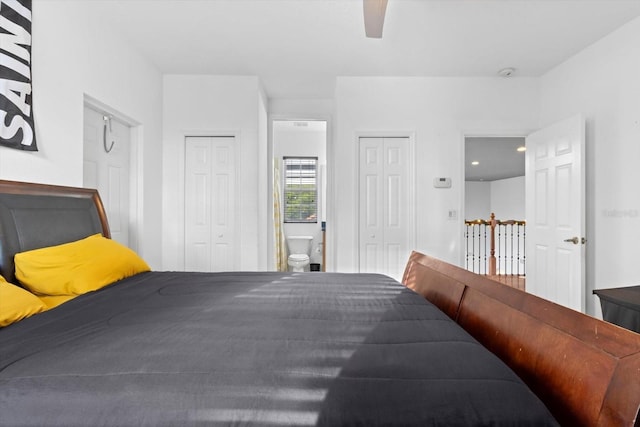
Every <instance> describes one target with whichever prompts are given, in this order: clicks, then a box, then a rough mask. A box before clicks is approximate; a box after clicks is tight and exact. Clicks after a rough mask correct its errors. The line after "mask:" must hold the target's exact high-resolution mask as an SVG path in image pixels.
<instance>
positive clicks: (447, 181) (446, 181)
mask: <svg viewBox="0 0 640 427" xmlns="http://www.w3.org/2000/svg"><path fill="white" fill-rule="evenodd" d="M433 186H434V187H436V188H451V178H433Z"/></svg>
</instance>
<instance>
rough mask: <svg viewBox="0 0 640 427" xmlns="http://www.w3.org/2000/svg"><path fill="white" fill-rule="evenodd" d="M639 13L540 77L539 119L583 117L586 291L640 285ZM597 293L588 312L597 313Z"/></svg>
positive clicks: (545, 122)
mask: <svg viewBox="0 0 640 427" xmlns="http://www.w3.org/2000/svg"><path fill="white" fill-rule="evenodd" d="M638 40H640V18H636V19H635V20H633V21H631V22H630V23H629V24H627V25H625V26H623V27H622V28H620V29H618V30H617V31H615V32H614V33H612V34H610V35H609V36H607V37H605V38H604V39H602V40H600V41H598V42H596V43H595V44H593V45H592V46H590V47H589V48H587V49H585V50H584V51H582V52H580V53H579V54H577V55H576V56H574V57H573V58H571V59H569V60H567V61H566V62H564V63H563V64H561V65H560V66H558V67H556V68H555V69H553V70H552V71H550V72H548V73H547V74H546V75H544V76H543V77H542V78H541V97H540V122H541V125H547V124H551V123H553V122H556V121H559V120H562V119H564V118H567V117H569V116H572V115H574V114H577V113H582V114H583V115H584V117H585V118H586V122H587V132H586V150H587V152H586V167H587V183H586V193H587V194H586V196H587V236H586V237H587V239H588V241H587V246H586V256H587V262H586V266H587V271H586V275H587V292H586V294H587V295H588V296H590V295H591V291H592V289H594V288H610V287H619V286H627V285H637V284H640V274H639V273H638V268H637V264H638V259H640V246H639V245H638V242H640V192H639V191H638V182H640V168H639V167H638V162H639V161H640V78H639V76H640V43H639V42H638ZM599 309H600V303H599V300H598V299H597V297H595V296H591V297H588V298H587V312H588V313H592V314H593V313H595V314H598V313H599V312H600V310H599Z"/></svg>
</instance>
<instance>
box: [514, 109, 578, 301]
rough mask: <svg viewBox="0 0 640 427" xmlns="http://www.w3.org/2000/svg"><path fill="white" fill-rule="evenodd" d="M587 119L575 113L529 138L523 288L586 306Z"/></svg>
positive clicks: (548, 297) (527, 143)
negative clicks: (585, 160)
mask: <svg viewBox="0 0 640 427" xmlns="http://www.w3.org/2000/svg"><path fill="white" fill-rule="evenodd" d="M584 140H585V123H584V119H583V118H582V117H581V116H575V117H572V118H569V119H566V120H564V121H562V122H559V123H556V124H554V125H552V126H549V127H547V128H544V129H542V130H539V131H537V132H535V133H533V134H531V135H529V136H528V137H527V142H526V145H527V152H526V179H525V181H526V184H525V185H526V194H527V198H526V199H527V201H526V218H527V237H526V242H527V243H526V249H527V253H526V263H527V291H529V292H531V293H533V294H535V295H538V296H541V297H543V298H546V299H548V300H551V301H554V302H556V303H558V304H562V305H564V306H567V307H569V308H572V309H574V310H578V311H584V307H585V285H584V282H585V279H584V259H585V256H584V243H585V240H584V236H585V225H584V222H585V213H584V212H585V197H584V195H585V185H584V176H585V171H584Z"/></svg>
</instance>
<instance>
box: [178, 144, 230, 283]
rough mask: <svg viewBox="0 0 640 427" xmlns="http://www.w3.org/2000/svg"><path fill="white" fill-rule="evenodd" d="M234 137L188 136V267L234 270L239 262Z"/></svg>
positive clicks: (186, 241)
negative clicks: (237, 251)
mask: <svg viewBox="0 0 640 427" xmlns="http://www.w3.org/2000/svg"><path fill="white" fill-rule="evenodd" d="M234 142H235V138H234V137H187V138H186V142H185V144H186V153H185V154H186V155H185V162H186V164H185V192H184V194H185V269H186V270H188V271H232V270H235V266H236V259H237V255H236V250H237V244H236V234H237V232H236V229H235V228H236V220H235V217H236V212H235V202H236V200H235V198H236V192H235V187H236V160H235V157H236V153H235V143H234Z"/></svg>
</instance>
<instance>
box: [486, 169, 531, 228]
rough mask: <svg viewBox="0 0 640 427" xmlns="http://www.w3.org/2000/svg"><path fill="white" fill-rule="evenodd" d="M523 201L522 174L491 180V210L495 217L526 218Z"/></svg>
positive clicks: (504, 219)
mask: <svg viewBox="0 0 640 427" xmlns="http://www.w3.org/2000/svg"><path fill="white" fill-rule="evenodd" d="M525 201H526V200H525V178H524V176H517V177H515V178H508V179H499V180H496V181H492V182H491V212H494V213H495V214H496V219H499V220H502V221H506V220H509V219H516V220H522V219H526V214H525Z"/></svg>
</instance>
